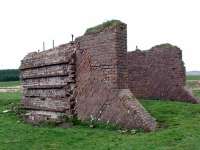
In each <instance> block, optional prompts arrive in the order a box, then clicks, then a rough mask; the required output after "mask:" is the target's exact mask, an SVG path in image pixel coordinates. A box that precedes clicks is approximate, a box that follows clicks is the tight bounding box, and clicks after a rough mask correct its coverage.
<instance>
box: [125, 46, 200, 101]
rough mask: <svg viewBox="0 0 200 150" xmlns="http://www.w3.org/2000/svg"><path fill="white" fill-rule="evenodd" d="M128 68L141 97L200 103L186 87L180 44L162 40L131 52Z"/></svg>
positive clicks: (137, 95) (131, 84) (130, 78)
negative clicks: (146, 47) (155, 44)
mask: <svg viewBox="0 0 200 150" xmlns="http://www.w3.org/2000/svg"><path fill="white" fill-rule="evenodd" d="M128 72H129V77H128V80H129V81H128V83H129V88H130V89H131V91H132V92H133V94H134V95H135V96H136V97H137V98H148V99H163V100H168V99H170V100H178V101H185V102H191V103H199V99H198V98H195V97H194V96H193V95H192V92H191V91H189V90H188V89H187V88H186V87H185V81H186V77H185V67H184V63H183V61H182V52H181V50H180V49H179V48H178V47H176V46H173V45H170V44H162V45H158V46H155V47H153V48H151V49H150V50H148V51H141V50H136V51H132V52H128Z"/></svg>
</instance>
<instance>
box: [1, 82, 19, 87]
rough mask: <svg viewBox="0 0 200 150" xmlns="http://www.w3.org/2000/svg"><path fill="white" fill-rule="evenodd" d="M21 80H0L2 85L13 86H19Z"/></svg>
mask: <svg viewBox="0 0 200 150" xmlns="http://www.w3.org/2000/svg"><path fill="white" fill-rule="evenodd" d="M19 84H20V81H8V82H0V87H12V86H18V85H19Z"/></svg>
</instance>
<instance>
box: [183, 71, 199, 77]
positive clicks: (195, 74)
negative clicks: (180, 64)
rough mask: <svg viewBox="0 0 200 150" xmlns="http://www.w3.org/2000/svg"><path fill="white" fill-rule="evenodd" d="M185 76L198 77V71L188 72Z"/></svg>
mask: <svg viewBox="0 0 200 150" xmlns="http://www.w3.org/2000/svg"><path fill="white" fill-rule="evenodd" d="M186 74H187V75H191V76H198V75H200V71H188V72H187V73H186Z"/></svg>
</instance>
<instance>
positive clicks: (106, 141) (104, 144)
mask: <svg viewBox="0 0 200 150" xmlns="http://www.w3.org/2000/svg"><path fill="white" fill-rule="evenodd" d="M9 84H11V83H9ZM17 84H18V83H16V84H14V83H12V84H11V85H17ZM0 85H5V84H4V83H3V84H2V83H0ZM9 86H10V85H9ZM195 95H197V96H199V97H200V91H198V90H196V91H195ZM20 97H21V94H20V93H18V92H17V93H0V150H38V149H41V150H43V149H44V150H66V149H67V150H93V149H95V150H110V149H114V150H118V149H119V150H133V149H134V150H199V149H200V142H199V141H200V104H190V103H183V102H182V103H181V102H171V101H157V100H152V101H150V100H141V103H142V104H143V106H144V107H145V108H146V109H147V110H148V111H149V112H150V113H151V115H152V116H154V117H155V118H156V119H157V122H158V125H159V128H158V129H157V131H155V132H150V133H144V132H137V133H136V134H130V133H126V134H122V133H120V132H118V131H117V130H114V129H112V128H111V129H106V128H100V127H99V128H89V127H87V126H83V125H82V126H81V125H77V126H74V127H72V128H68V129H63V128H59V127H50V126H41V127H34V126H31V125H29V124H26V123H24V122H23V121H22V120H21V119H20V118H18V117H17V116H16V114H14V113H13V112H9V113H3V110H6V109H9V108H10V107H11V106H13V105H16V104H18V103H19V101H20Z"/></svg>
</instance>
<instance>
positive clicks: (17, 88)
mask: <svg viewBox="0 0 200 150" xmlns="http://www.w3.org/2000/svg"><path fill="white" fill-rule="evenodd" d="M20 88H21V87H20V86H14V87H0V93H12V92H18V91H20Z"/></svg>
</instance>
